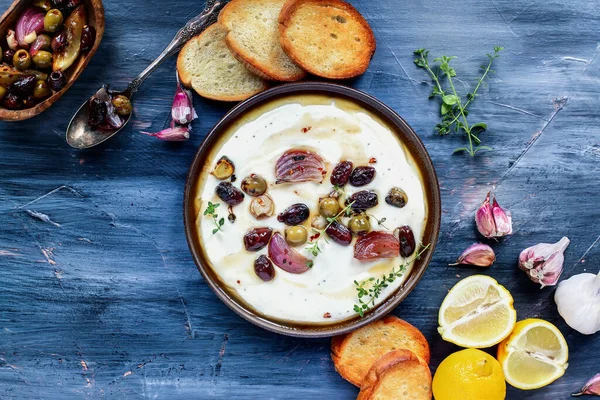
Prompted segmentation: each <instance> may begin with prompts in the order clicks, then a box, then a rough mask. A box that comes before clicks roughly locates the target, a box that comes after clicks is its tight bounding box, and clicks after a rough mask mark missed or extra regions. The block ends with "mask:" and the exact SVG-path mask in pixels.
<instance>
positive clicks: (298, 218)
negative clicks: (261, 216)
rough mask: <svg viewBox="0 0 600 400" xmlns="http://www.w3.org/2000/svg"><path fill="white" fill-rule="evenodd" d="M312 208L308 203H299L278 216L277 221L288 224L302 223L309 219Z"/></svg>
mask: <svg viewBox="0 0 600 400" xmlns="http://www.w3.org/2000/svg"><path fill="white" fill-rule="evenodd" d="M309 216H310V210H309V209H308V207H307V206H306V204H302V203H298V204H294V205H291V206H289V207H288V208H286V209H285V210H284V211H283V212H282V213H281V214H279V215H278V216H277V221H279V222H283V223H284V224H286V225H292V226H293V225H300V224H301V223H303V222H304V221H306V220H307V219H308V217H309Z"/></svg>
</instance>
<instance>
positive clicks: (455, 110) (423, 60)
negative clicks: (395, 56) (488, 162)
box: [414, 46, 504, 157]
mask: <svg viewBox="0 0 600 400" xmlns="http://www.w3.org/2000/svg"><path fill="white" fill-rule="evenodd" d="M502 50H504V47H500V46H496V47H494V52H493V53H492V54H487V56H488V58H489V62H488V64H487V66H485V67H482V69H483V70H484V72H483V74H482V75H481V77H480V78H479V80H478V81H477V85H476V86H475V89H474V90H473V91H472V92H470V93H468V94H467V97H466V99H463V100H461V97H460V95H459V94H458V92H457V91H456V88H455V86H454V80H453V79H452V78H454V77H456V70H455V69H454V68H452V67H451V66H450V62H451V61H452V60H453V59H455V58H456V57H454V56H451V57H448V56H441V57H438V58H435V59H434V60H433V62H434V63H439V65H433V66H432V65H431V64H430V63H429V59H428V55H429V50H427V49H418V50H415V55H417V58H416V59H415V60H414V62H415V64H416V65H417V67H419V68H423V69H425V70H426V71H427V73H428V74H429V75H430V76H431V79H432V80H433V83H434V86H433V91H432V92H431V94H430V95H429V98H430V99H431V98H434V97H436V96H439V97H440V98H441V99H442V104H441V108H440V114H441V116H442V121H441V122H440V123H439V124H437V125H436V127H435V129H436V131H437V132H438V134H439V135H441V136H444V135H447V134H449V133H450V132H451V131H452V130H454V132H456V133H458V132H460V131H461V130H462V131H463V132H464V133H466V135H467V139H468V140H469V147H459V148H458V149H456V150H454V152H455V153H458V152H461V151H466V152H467V153H469V155H470V156H471V157H474V156H475V154H477V152H478V151H481V150H491V147H489V146H483V145H481V139H480V138H479V136H478V134H479V133H480V132H481V131H484V130H486V129H487V124H486V123H484V122H478V123H475V124H472V125H470V124H469V122H468V120H467V116H468V115H469V112H468V110H467V107H468V106H469V105H470V104H471V103H472V102H473V100H475V98H476V97H477V91H478V90H479V88H480V87H481V85H482V84H483V82H484V80H485V78H486V77H487V76H488V74H489V73H490V72H493V71H492V64H493V63H494V60H495V59H497V58H498V57H500V55H499V53H500V52H501V51H502ZM444 77H445V78H446V81H447V82H448V85H449V88H447V89H444V87H443V86H442V83H441V81H442V79H443V78H444ZM474 145H475V146H474Z"/></svg>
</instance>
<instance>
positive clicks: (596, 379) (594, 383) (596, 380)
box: [572, 374, 600, 396]
mask: <svg viewBox="0 0 600 400" xmlns="http://www.w3.org/2000/svg"><path fill="white" fill-rule="evenodd" d="M585 394H588V395H596V396H600V374H596V375H594V376H593V377H592V378H591V379H590V380H589V381H587V382H586V384H585V385H583V388H582V389H581V391H579V393H573V394H572V396H583V395H585Z"/></svg>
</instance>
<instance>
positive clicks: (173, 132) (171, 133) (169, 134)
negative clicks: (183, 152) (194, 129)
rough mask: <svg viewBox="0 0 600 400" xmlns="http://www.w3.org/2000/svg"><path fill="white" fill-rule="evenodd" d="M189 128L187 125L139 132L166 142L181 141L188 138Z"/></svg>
mask: <svg viewBox="0 0 600 400" xmlns="http://www.w3.org/2000/svg"><path fill="white" fill-rule="evenodd" d="M190 131H191V128H190V127H189V126H177V127H173V128H167V129H163V130H162V131H160V132H156V133H148V132H141V133H143V134H144V135H148V136H154V137H155V138H157V139H160V140H164V141H167V142H183V141H186V140H188V139H189V138H190Z"/></svg>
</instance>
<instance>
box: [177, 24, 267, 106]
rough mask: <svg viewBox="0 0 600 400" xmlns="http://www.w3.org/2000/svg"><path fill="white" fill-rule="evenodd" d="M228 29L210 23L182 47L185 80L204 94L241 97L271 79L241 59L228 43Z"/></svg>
mask: <svg viewBox="0 0 600 400" xmlns="http://www.w3.org/2000/svg"><path fill="white" fill-rule="evenodd" d="M226 35H227V30H226V29H225V28H223V27H222V26H220V25H219V24H213V25H211V26H209V27H208V28H207V29H206V30H205V31H204V32H202V34H200V35H198V36H196V37H194V38H192V39H191V40H190V41H189V42H187V44H186V45H185V46H184V47H183V49H181V52H180V53H179V57H178V58H177V71H178V72H179V78H180V79H181V83H183V85H184V86H186V87H188V88H190V87H191V88H193V89H194V90H195V91H196V92H197V93H198V94H199V95H200V96H202V97H206V98H209V99H213V100H221V101H241V100H245V99H247V98H248V97H250V96H252V95H254V94H256V93H258V92H262V91H263V90H265V89H267V87H268V85H267V83H266V82H265V81H264V80H263V79H261V78H259V77H258V76H256V75H254V74H253V73H251V72H250V71H248V69H247V68H246V67H244V65H243V64H242V63H241V62H239V61H238V60H237V59H236V58H235V57H234V56H233V55H232V54H231V52H230V51H229V49H228V48H227V45H226V44H225V36H226Z"/></svg>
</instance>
